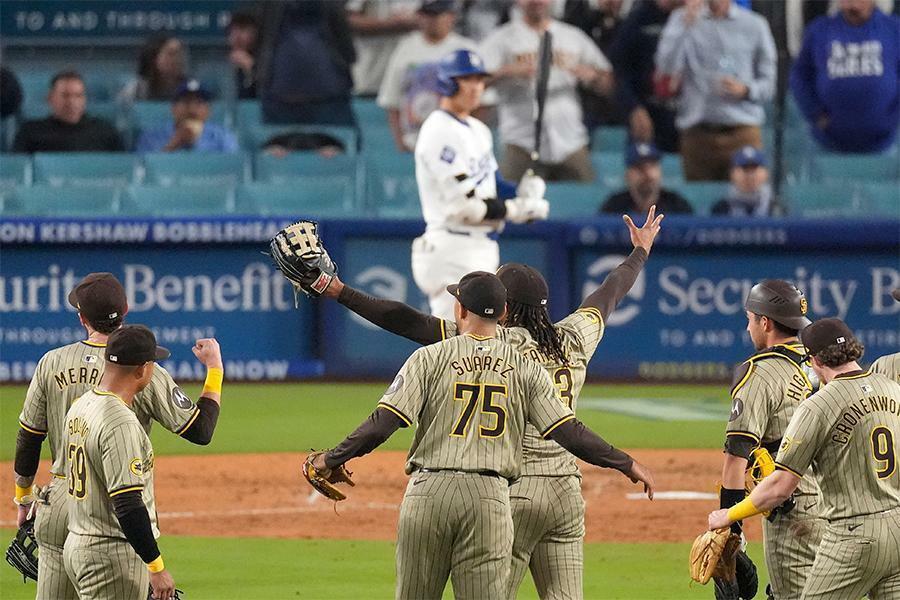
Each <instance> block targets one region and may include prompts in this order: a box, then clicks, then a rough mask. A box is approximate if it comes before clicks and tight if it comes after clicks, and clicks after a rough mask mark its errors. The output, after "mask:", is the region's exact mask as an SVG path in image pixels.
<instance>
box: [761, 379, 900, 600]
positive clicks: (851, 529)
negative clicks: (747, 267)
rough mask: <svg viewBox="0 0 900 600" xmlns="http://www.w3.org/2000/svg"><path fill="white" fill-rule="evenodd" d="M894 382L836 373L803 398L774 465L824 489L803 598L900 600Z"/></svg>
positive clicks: (898, 393)
mask: <svg viewBox="0 0 900 600" xmlns="http://www.w3.org/2000/svg"><path fill="white" fill-rule="evenodd" d="M898 436H900V384H898V383H897V382H896V381H893V380H890V379H888V378H887V377H884V376H882V375H879V374H875V373H871V372H862V371H857V372H854V373H847V374H844V375H840V376H838V377H836V378H835V379H834V380H832V381H831V382H830V383H828V384H827V385H825V386H823V387H822V389H820V390H819V391H818V392H817V393H816V394H814V395H812V396H811V397H810V398H809V399H807V400H806V401H804V402H803V404H801V405H800V406H799V407H798V408H797V410H796V412H795V414H794V417H793V419H791V423H790V425H789V426H788V428H787V431H786V432H785V434H784V439H783V440H782V442H781V449H780V450H779V452H778V457H777V459H776V467H777V468H779V469H784V470H787V471H790V472H791V473H794V474H795V475H798V476H799V475H800V474H805V473H807V472H808V469H809V467H810V466H811V467H812V471H813V473H814V474H815V477H816V480H817V481H818V483H819V485H820V486H821V489H822V514H823V516H824V517H825V519H827V521H828V526H827V528H826V531H825V534H824V536H823V538H822V543H821V545H820V546H819V550H818V553H817V555H816V560H815V563H814V564H813V566H812V569H811V570H810V573H809V577H808V579H807V583H806V586H805V587H804V589H803V593H802V596H800V597H802V598H804V599H813V598H815V599H821V598H847V599H851V598H852V599H854V600H855V599H858V598H860V597H862V596H863V595H868V597H869V598H871V599H872V600H881V599H887V598H892V599H895V598H900V469H898V468H897V454H898V450H900V446H898Z"/></svg>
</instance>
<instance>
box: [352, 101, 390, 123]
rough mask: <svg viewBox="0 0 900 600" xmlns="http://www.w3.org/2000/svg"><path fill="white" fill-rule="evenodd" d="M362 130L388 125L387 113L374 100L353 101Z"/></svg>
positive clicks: (354, 110) (357, 120)
mask: <svg viewBox="0 0 900 600" xmlns="http://www.w3.org/2000/svg"><path fill="white" fill-rule="evenodd" d="M351 102H352V105H353V112H354V113H355V114H356V122H357V123H359V127H360V129H367V128H368V127H370V126H375V125H379V124H382V123H387V113H386V112H385V110H384V109H383V108H381V107H380V106H378V104H377V103H376V102H375V100H374V99H372V98H353V100H352V101H351Z"/></svg>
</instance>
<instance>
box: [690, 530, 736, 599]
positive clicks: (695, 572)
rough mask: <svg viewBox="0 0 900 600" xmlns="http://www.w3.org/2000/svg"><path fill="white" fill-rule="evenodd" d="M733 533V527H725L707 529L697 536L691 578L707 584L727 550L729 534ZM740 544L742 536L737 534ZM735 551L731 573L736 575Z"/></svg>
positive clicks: (692, 558) (692, 556)
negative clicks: (713, 529)
mask: <svg viewBox="0 0 900 600" xmlns="http://www.w3.org/2000/svg"><path fill="white" fill-rule="evenodd" d="M731 535H733V534H732V533H731V529H730V528H728V527H723V528H722V529H716V530H715V531H706V532H704V533H702V534H700V535H698V536H697V539H695V540H694V545H693V546H691V564H690V569H691V579H693V580H694V581H697V582H699V583H701V584H703V585H706V584H707V583H708V582H709V580H710V579H711V578H712V576H713V573H714V572H715V571H716V567H717V566H718V565H719V559H720V558H721V557H722V553H723V552H724V551H725V549H726V546H727V544H728V541H729V536H731ZM735 537H737V539H738V546H740V539H741V538H740V536H735ZM733 555H734V552H732V560H731V565H732V567H731V574H732V577H733V576H734V557H733Z"/></svg>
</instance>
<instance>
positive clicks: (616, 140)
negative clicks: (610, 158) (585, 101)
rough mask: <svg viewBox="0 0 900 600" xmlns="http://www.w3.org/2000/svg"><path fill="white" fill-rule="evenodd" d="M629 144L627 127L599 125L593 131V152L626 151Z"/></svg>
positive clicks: (620, 152) (621, 152)
mask: <svg viewBox="0 0 900 600" xmlns="http://www.w3.org/2000/svg"><path fill="white" fill-rule="evenodd" d="M627 145H628V128H627V127H597V128H596V129H594V131H593V133H591V152H618V153H619V154H624V153H625V146H627Z"/></svg>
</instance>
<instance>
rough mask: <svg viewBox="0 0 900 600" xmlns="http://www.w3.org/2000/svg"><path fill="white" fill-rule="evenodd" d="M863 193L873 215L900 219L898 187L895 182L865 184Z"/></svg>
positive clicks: (899, 188) (899, 190) (899, 192)
mask: <svg viewBox="0 0 900 600" xmlns="http://www.w3.org/2000/svg"><path fill="white" fill-rule="evenodd" d="M863 192H864V194H865V195H866V197H867V199H868V201H869V202H870V203H871V204H870V205H871V209H872V213H873V214H877V215H883V216H885V217H891V218H894V219H900V187H898V186H897V183H896V182H886V183H865V184H863Z"/></svg>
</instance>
